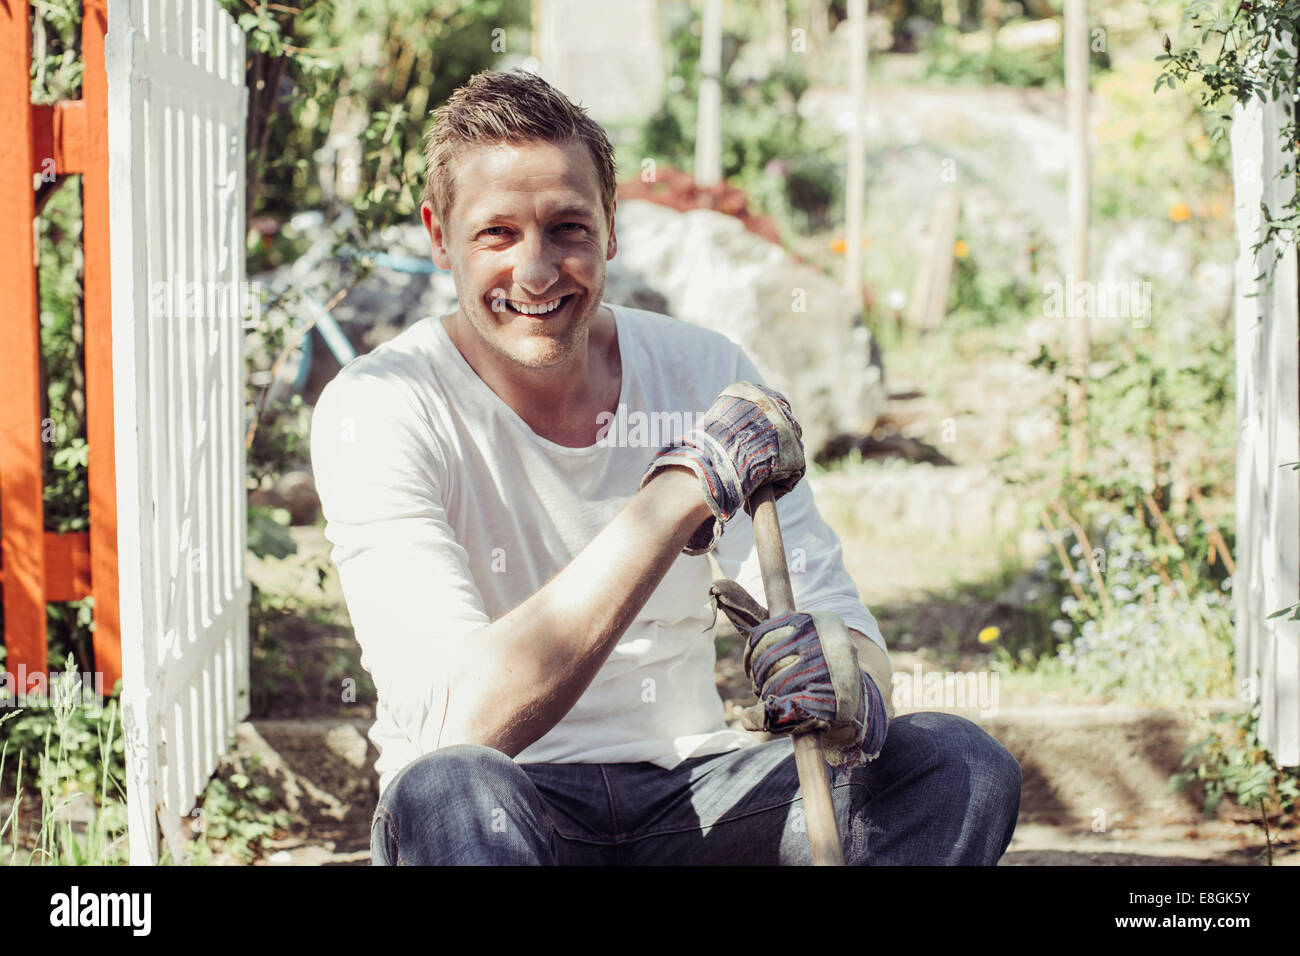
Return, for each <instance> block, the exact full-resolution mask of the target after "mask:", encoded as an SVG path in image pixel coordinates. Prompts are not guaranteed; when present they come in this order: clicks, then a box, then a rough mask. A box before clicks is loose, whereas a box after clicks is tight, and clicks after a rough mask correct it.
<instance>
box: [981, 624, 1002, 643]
mask: <svg viewBox="0 0 1300 956" xmlns="http://www.w3.org/2000/svg"><path fill="white" fill-rule="evenodd" d="M1001 636H1002V629H1001V628H997V627H986V628H984V630H982V631H980V643H981V644H992V643H993V642H994V641H996V640H997V639H998V638H999V637H1001Z"/></svg>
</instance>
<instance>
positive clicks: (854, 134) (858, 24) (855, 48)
mask: <svg viewBox="0 0 1300 956" xmlns="http://www.w3.org/2000/svg"><path fill="white" fill-rule="evenodd" d="M867 54H868V51H867V0H849V86H850V88H851V91H852V103H853V123H852V125H851V126H850V127H849V170H848V184H847V189H846V193H845V197H844V199H845V207H846V211H847V215H846V217H845V218H846V219H847V220H848V222H847V229H846V235H845V244H844V245H845V249H844V253H845V255H846V256H847V257H848V262H847V266H848V268H846V269H845V270H844V284H845V286H846V287H847V288H848V290H849V292H850V293H851V294H852V295H853V302H854V304H855V305H857V304H860V303H861V301H862V212H863V209H862V207H863V204H864V203H865V202H866V179H867V133H866V123H867V119H866V111H867Z"/></svg>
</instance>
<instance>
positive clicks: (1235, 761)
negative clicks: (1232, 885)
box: [1168, 704, 1300, 866]
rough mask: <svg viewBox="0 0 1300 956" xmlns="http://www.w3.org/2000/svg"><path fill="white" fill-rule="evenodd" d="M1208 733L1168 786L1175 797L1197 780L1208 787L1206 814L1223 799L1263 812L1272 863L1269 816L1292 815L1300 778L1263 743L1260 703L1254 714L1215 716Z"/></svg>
mask: <svg viewBox="0 0 1300 956" xmlns="http://www.w3.org/2000/svg"><path fill="white" fill-rule="evenodd" d="M1204 724H1205V727H1204V729H1205V734H1204V736H1203V737H1201V739H1200V740H1197V741H1195V742H1194V743H1193V744H1191V746H1189V747H1188V748H1187V751H1186V752H1185V753H1184V755H1183V761H1182V767H1183V769H1182V771H1181V772H1179V773H1177V774H1174V775H1173V776H1172V777H1171V778H1170V780H1169V785H1168V790H1169V792H1170V793H1174V792H1177V791H1179V790H1183V789H1185V788H1186V787H1188V786H1189V785H1190V784H1192V783H1193V782H1194V781H1197V780H1199V781H1201V782H1202V783H1203V784H1204V787H1205V803H1204V808H1203V809H1204V812H1205V815H1206V816H1207V817H1208V816H1212V815H1213V814H1214V811H1215V810H1216V809H1217V808H1218V806H1219V804H1220V803H1222V802H1223V798H1224V797H1231V798H1232V799H1233V800H1234V801H1235V802H1236V803H1237V804H1238V805H1239V806H1242V807H1248V808H1251V809H1253V810H1256V811H1258V813H1259V824H1260V826H1261V827H1262V828H1263V830H1264V842H1265V851H1264V852H1265V853H1266V854H1267V857H1268V863H1269V866H1272V865H1273V830H1274V828H1272V827H1270V826H1269V817H1270V816H1275V817H1277V818H1278V823H1279V825H1281V823H1282V822H1283V819H1284V818H1287V817H1290V816H1293V815H1294V813H1295V810H1296V808H1297V803H1298V802H1300V778H1297V776H1296V773H1295V771H1294V770H1285V769H1282V768H1280V767H1278V765H1277V764H1276V763H1275V762H1274V761H1273V758H1272V756H1271V755H1270V754H1269V752H1268V751H1267V750H1265V749H1264V748H1263V746H1262V745H1261V744H1260V742H1259V734H1258V729H1259V704H1256V705H1255V706H1254V707H1252V708H1251V709H1250V711H1249V712H1244V711H1243V712H1241V713H1219V714H1213V715H1211V716H1210V717H1209V718H1208V719H1205V720H1204Z"/></svg>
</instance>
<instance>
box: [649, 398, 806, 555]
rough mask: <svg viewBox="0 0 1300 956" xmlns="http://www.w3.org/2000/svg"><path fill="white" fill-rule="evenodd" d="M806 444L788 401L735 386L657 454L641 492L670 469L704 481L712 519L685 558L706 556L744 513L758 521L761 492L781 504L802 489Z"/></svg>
mask: <svg viewBox="0 0 1300 956" xmlns="http://www.w3.org/2000/svg"><path fill="white" fill-rule="evenodd" d="M802 439H803V429H802V428H800V427H799V423H798V422H797V421H795V418H794V415H793V414H792V413H791V411H790V403H789V402H787V401H786V399H785V396H784V395H782V394H780V393H779V392H776V391H774V390H773V389H770V388H768V387H767V386H765V385H758V384H755V383H753V382H736V383H735V384H734V385H728V386H727V387H726V388H725V389H723V390H722V393H721V394H720V395H719V396H718V397H717V399H715V400H714V402H713V405H712V407H711V408H710V409H709V410H708V412H706V413H705V415H704V416H703V417H702V418H701V419H700V420H699V421H698V422H697V423H696V425H695V427H694V428H691V429H690V430H689V431H687V432H686V434H684V435H680V436H678V437H677V438H676V439H674V441H673V442H672V443H671V444H669V445H666V446H665V447H663V448H661V449H659V451H658V452H656V453H655V457H654V459H653V460H651V462H650V466H649V467H648V468H647V469H646V470H645V473H644V474H643V475H642V476H641V487H642V488H644V487H645V486H646V483H647V482H649V481H650V479H651V478H653V477H654V475H655V474H656V473H657V472H658V471H659V470H660V469H661V468H666V467H668V466H670V465H685V466H686V467H688V468H690V469H691V471H693V472H695V474H697V475H699V477H700V481H701V483H702V484H703V487H704V497H705V499H706V500H707V501H708V503H709V509H710V510H711V511H712V512H713V517H712V518H709V519H708V520H706V521H705V522H704V523H703V524H702V525H700V526H699V528H698V529H696V531H695V533H694V534H693V535H692V536H691V538H690V540H689V541H687V543H686V547H684V548H683V549H682V553H683V554H707V553H708V552H710V551H712V550H713V548H714V547H715V546H716V545H717V543H718V538H720V537H721V536H722V527H723V525H725V524H726V523H727V522H728V521H730V520H731V519H732V518H733V517H735V515H736V513H737V512H739V511H740V510H741V508H744V509H745V512H746V513H748V514H749V515H750V516H751V517H752V516H753V510H752V507H751V505H750V503H749V498H750V495H752V494H753V493H754V492H755V491H757V490H758V489H759V488H760V487H762V486H763V485H771V486H772V496H773V499H777V498H780V497H781V496H782V495H784V494H786V493H788V492H789V491H790V490H791V489H792V488H793V487H794V486H795V485H797V484H798V483H799V479H800V478H802V477H803V475H804V470H805V465H804V454H803V441H802Z"/></svg>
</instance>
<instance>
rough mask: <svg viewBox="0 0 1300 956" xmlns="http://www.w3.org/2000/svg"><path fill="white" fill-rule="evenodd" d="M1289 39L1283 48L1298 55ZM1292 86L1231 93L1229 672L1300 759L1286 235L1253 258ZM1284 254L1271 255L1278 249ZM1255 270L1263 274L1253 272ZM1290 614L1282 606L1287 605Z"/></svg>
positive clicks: (1296, 492) (1297, 398)
mask: <svg viewBox="0 0 1300 956" xmlns="http://www.w3.org/2000/svg"><path fill="white" fill-rule="evenodd" d="M1294 52H1295V51H1294V50H1292V51H1291V53H1292V56H1293V57H1294ZM1289 103H1290V97H1289V96H1286V95H1285V94H1284V95H1283V96H1282V97H1280V98H1279V100H1277V101H1271V102H1263V103H1261V102H1259V101H1257V100H1256V101H1252V102H1251V103H1250V104H1249V105H1248V106H1246V107H1244V108H1243V107H1241V106H1240V105H1238V106H1237V107H1236V109H1235V113H1234V117H1233V126H1232V172H1233V187H1234V192H1235V207H1236V231H1237V243H1238V249H1239V254H1238V259H1237V266H1236V293H1235V294H1236V355H1237V422H1238V426H1239V427H1238V431H1237V478H1236V499H1237V500H1236V510H1237V567H1236V574H1235V576H1234V579H1233V591H1234V594H1235V598H1236V608H1237V639H1236V658H1237V676H1238V679H1239V680H1240V681H1241V682H1242V689H1243V692H1244V693H1243V696H1244V697H1246V698H1247V699H1250V700H1256V699H1257V700H1259V701H1260V705H1261V709H1260V721H1259V735H1260V740H1261V742H1262V743H1263V744H1264V746H1265V747H1266V748H1267V749H1268V750H1269V751H1270V752H1271V753H1272V754H1273V757H1274V759H1275V760H1276V761H1277V762H1278V763H1279V764H1280V765H1282V766H1295V765H1297V764H1300V622H1297V621H1293V620H1284V619H1281V618H1272V619H1270V618H1269V615H1271V614H1273V613H1274V612H1276V611H1279V610H1281V609H1282V608H1285V607H1290V606H1291V605H1294V604H1296V603H1297V602H1300V471H1296V470H1294V469H1293V468H1291V467H1290V464H1291V463H1294V462H1297V461H1300V377H1298V373H1297V369H1298V368H1300V354H1298V352H1300V349H1298V347H1297V334H1296V316H1297V308H1298V307H1300V300H1298V295H1300V292H1298V290H1297V284H1296V283H1297V275H1296V247H1295V245H1294V243H1286V244H1277V243H1270V244H1269V245H1267V246H1264V247H1263V248H1261V249H1260V253H1259V257H1258V258H1256V257H1255V256H1253V255H1252V254H1251V252H1250V247H1251V246H1252V245H1254V244H1255V243H1256V242H1257V241H1258V240H1259V238H1260V235H1259V230H1260V226H1261V224H1262V222H1263V215H1262V211H1261V209H1260V203H1261V202H1263V203H1266V204H1267V205H1268V208H1269V211H1270V212H1271V213H1272V214H1273V215H1274V216H1277V215H1280V214H1281V212H1282V209H1283V207H1284V206H1285V205H1286V203H1287V201H1288V200H1289V199H1290V198H1291V196H1293V195H1294V193H1295V173H1294V171H1292V173H1291V175H1290V176H1288V177H1285V178H1284V179H1279V178H1278V177H1277V174H1278V171H1279V170H1280V169H1281V168H1282V166H1283V165H1284V164H1285V163H1286V162H1288V159H1287V157H1286V155H1285V154H1284V153H1283V151H1282V149H1281V142H1280V139H1279V136H1278V133H1279V131H1280V130H1281V128H1282V126H1283V124H1285V123H1286V122H1287V115H1286V107H1287V106H1288V105H1289ZM1276 251H1281V252H1282V255H1281V258H1280V259H1278V260H1277V262H1276V264H1274V254H1275V252H1276ZM1261 273H1263V278H1259V279H1257V278H1256V277H1257V276H1260V275H1261ZM1288 617H1289V615H1288Z"/></svg>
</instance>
